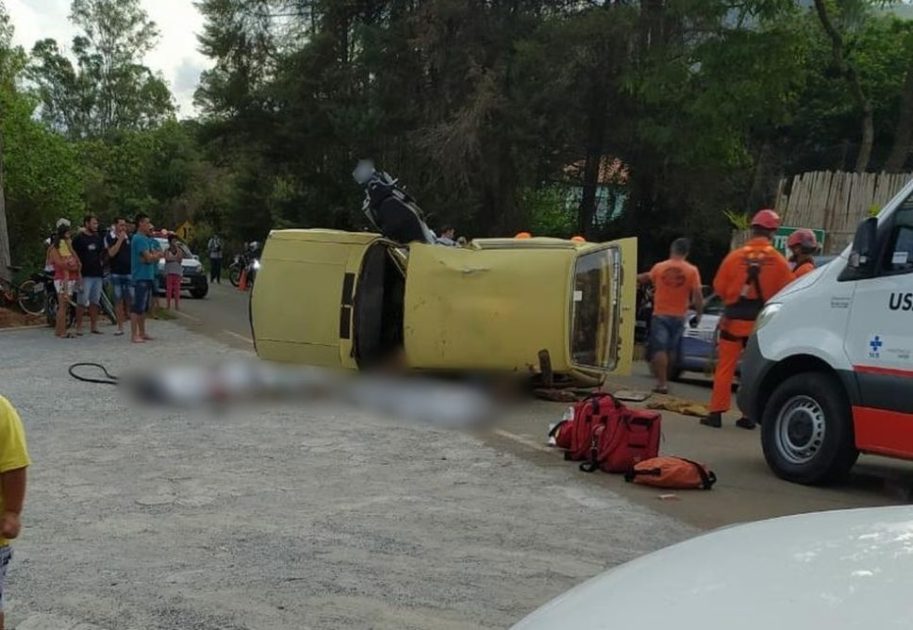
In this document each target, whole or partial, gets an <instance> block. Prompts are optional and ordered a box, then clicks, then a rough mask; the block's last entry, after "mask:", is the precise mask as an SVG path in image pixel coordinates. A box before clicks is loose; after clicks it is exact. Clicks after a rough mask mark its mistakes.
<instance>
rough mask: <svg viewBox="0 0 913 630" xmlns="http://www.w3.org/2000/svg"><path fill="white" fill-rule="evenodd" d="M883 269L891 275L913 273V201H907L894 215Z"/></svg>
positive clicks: (883, 260)
mask: <svg viewBox="0 0 913 630" xmlns="http://www.w3.org/2000/svg"><path fill="white" fill-rule="evenodd" d="M881 267H882V271H883V272H884V273H886V274H889V275H892V274H901V273H910V272H911V271H913V199H907V200H906V201H905V202H904V203H903V205H902V206H900V207H899V208H898V209H897V212H896V213H895V215H894V226H893V227H892V228H891V235H890V238H889V239H888V246H887V248H886V250H885V252H884V257H883V258H882V265H881Z"/></svg>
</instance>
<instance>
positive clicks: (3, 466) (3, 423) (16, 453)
mask: <svg viewBox="0 0 913 630" xmlns="http://www.w3.org/2000/svg"><path fill="white" fill-rule="evenodd" d="M31 463H32V462H31V460H30V459H29V454H28V447H27V446H26V444H25V429H24V428H23V427H22V420H21V419H20V418H19V414H18V413H16V410H15V409H14V408H13V406H12V405H11V404H10V402H9V401H8V400H7V399H6V398H4V397H3V396H0V630H3V601H4V599H5V598H4V594H3V587H4V583H5V582H6V569H7V567H8V566H9V563H10V559H11V558H12V555H13V553H12V550H11V549H10V540H12V539H14V538H16V537H17V536H19V530H20V529H21V527H22V525H21V523H20V521H19V515H20V514H21V513H22V504H23V503H24V502H25V476H26V475H25V471H26V468H28V467H29V465H30V464H31Z"/></svg>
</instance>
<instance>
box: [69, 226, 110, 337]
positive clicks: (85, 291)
mask: <svg viewBox="0 0 913 630" xmlns="http://www.w3.org/2000/svg"><path fill="white" fill-rule="evenodd" d="M73 249H74V250H75V252H76V255H77V256H78V257H79V262H80V263H81V265H82V279H81V280H80V288H79V297H78V299H77V301H76V335H77V336H82V320H83V315H84V314H85V311H86V309H87V308H88V309H89V332H91V333H93V334H96V335H100V334H101V331H100V330H98V310H99V302H100V301H101V292H102V290H103V288H104V253H105V240H104V237H102V235H101V234H99V233H98V218H97V217H96V216H95V215H94V214H87V215H86V217H85V220H84V221H83V229H82V230H81V231H80V232H79V234H77V235H76V238H74V239H73Z"/></svg>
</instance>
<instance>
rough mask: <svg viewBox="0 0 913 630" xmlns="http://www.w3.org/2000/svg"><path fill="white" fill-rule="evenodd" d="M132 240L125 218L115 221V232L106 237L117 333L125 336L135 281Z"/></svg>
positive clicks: (118, 218)
mask: <svg viewBox="0 0 913 630" xmlns="http://www.w3.org/2000/svg"><path fill="white" fill-rule="evenodd" d="M131 243H132V238H131V236H130V234H128V233H127V221H126V220H125V219H124V218H123V217H117V218H116V219H114V232H113V234H111V233H109V234H108V235H107V236H106V237H105V247H106V248H107V250H108V258H109V260H110V261H111V287H112V289H113V291H114V308H115V311H116V312H117V332H116V333H114V334H115V335H123V334H124V322H126V321H127V318H128V317H129V316H130V303H131V301H132V299H133V280H132V278H131V277H130V257H131V251H130V245H131Z"/></svg>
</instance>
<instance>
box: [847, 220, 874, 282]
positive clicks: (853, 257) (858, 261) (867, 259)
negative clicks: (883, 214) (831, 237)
mask: <svg viewBox="0 0 913 630" xmlns="http://www.w3.org/2000/svg"><path fill="white" fill-rule="evenodd" d="M877 249H878V219H877V218H876V217H869V218H868V219H866V220H865V221H863V222H862V223H860V224H859V227H858V228H857V229H856V236H855V237H854V238H853V249H852V251H851V252H850V265H849V266H850V267H851V268H852V269H855V270H856V271H857V273H859V274H862V275H870V274H871V273H872V271H873V270H874V268H875V259H876V257H877V255H878V253H877Z"/></svg>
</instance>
